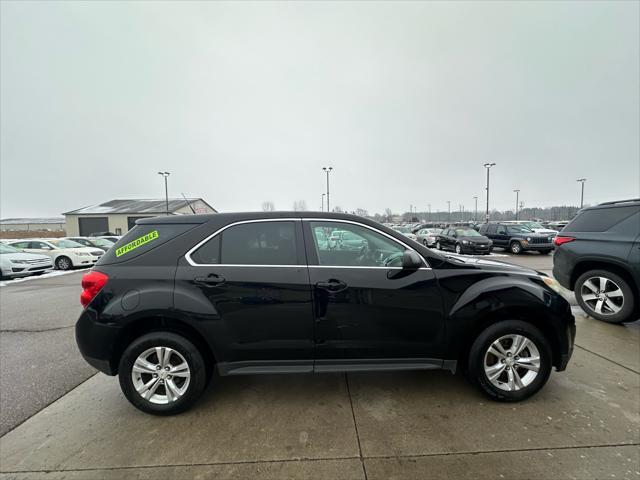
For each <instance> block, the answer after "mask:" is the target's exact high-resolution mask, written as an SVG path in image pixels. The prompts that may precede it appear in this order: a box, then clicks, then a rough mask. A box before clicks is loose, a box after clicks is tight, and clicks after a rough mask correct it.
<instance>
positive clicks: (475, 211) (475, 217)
mask: <svg viewBox="0 0 640 480" xmlns="http://www.w3.org/2000/svg"><path fill="white" fill-rule="evenodd" d="M473 199H474V200H475V201H476V209H475V210H474V212H473V221H474V223H476V222H477V221H478V197H473Z"/></svg>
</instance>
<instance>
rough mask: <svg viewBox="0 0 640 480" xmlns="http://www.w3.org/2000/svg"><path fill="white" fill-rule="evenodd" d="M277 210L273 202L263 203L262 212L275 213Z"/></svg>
mask: <svg viewBox="0 0 640 480" xmlns="http://www.w3.org/2000/svg"><path fill="white" fill-rule="evenodd" d="M275 209H276V206H275V205H274V204H273V202H272V201H271V200H267V201H266V202H262V211H263V212H273V211H274V210H275Z"/></svg>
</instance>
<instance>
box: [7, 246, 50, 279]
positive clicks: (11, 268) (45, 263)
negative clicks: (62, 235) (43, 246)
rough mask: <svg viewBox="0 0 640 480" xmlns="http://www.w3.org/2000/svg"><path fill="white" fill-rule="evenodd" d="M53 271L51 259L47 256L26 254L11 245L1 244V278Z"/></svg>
mask: <svg viewBox="0 0 640 480" xmlns="http://www.w3.org/2000/svg"><path fill="white" fill-rule="evenodd" d="M51 269H53V262H52V261H51V258H49V257H47V256H46V255H37V254H34V253H24V252H22V251H20V250H18V249H17V248H14V247H12V246H10V245H5V244H3V243H0V276H1V277H3V278H17V277H27V276H29V275H39V274H41V273H44V272H48V271H50V270H51Z"/></svg>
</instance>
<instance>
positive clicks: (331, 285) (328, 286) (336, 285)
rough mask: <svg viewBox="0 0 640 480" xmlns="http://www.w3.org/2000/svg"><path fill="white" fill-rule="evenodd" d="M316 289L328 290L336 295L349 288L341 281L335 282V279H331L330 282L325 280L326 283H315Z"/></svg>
mask: <svg viewBox="0 0 640 480" xmlns="http://www.w3.org/2000/svg"><path fill="white" fill-rule="evenodd" d="M316 288H320V289H322V290H328V291H329V292H332V293H338V292H342V291H344V290H346V289H347V288H349V286H348V285H347V284H346V283H345V282H343V281H342V280H336V279H335V278H332V279H330V280H327V281H326V282H318V283H316Z"/></svg>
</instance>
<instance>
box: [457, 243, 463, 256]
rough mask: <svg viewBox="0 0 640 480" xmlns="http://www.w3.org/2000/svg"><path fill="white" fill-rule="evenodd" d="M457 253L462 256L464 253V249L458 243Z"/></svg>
mask: <svg viewBox="0 0 640 480" xmlns="http://www.w3.org/2000/svg"><path fill="white" fill-rule="evenodd" d="M456 253H457V254H458V255H460V254H461V253H462V247H461V246H460V244H459V243H456Z"/></svg>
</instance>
